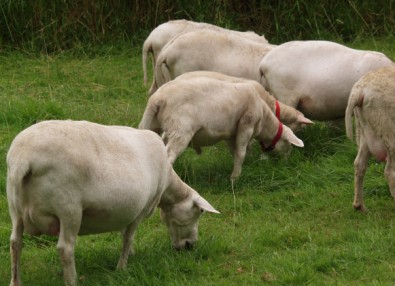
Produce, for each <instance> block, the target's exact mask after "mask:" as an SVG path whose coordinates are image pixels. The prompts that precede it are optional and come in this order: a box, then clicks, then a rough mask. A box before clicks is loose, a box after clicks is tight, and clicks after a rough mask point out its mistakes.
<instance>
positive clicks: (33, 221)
mask: <svg viewBox="0 0 395 286" xmlns="http://www.w3.org/2000/svg"><path fill="white" fill-rule="evenodd" d="M7 165H8V173H7V199H8V205H9V212H10V216H11V220H12V234H11V239H10V254H11V269H12V273H11V274H12V275H11V283H10V285H20V282H21V281H20V270H19V260H20V255H21V250H22V233H23V232H24V231H26V232H27V233H29V234H32V235H40V234H47V235H54V236H58V237H59V239H58V243H57V249H58V252H59V255H60V258H61V262H62V264H63V273H64V280H65V284H66V285H76V269H75V262H74V246H75V242H76V238H77V235H85V234H92V233H103V232H110V231H118V230H120V231H122V232H123V246H122V253H121V256H120V259H119V261H118V265H117V268H118V269H123V268H125V267H126V263H127V260H128V255H129V252H130V251H131V252H132V242H133V237H134V233H135V231H136V228H137V226H138V224H139V223H140V222H141V221H142V220H143V219H144V218H146V217H148V216H149V215H150V214H152V213H153V211H154V210H155V208H156V207H157V206H158V207H159V208H160V209H161V218H162V220H163V222H164V223H165V224H166V226H167V228H168V229H169V233H170V236H171V239H172V242H173V246H174V248H176V249H183V248H188V247H191V246H192V245H193V244H194V243H195V242H196V241H197V237H198V226H197V220H198V218H199V216H200V214H201V212H202V211H203V210H205V211H209V212H212V213H218V211H217V210H215V209H214V208H213V207H212V206H211V205H210V204H209V203H208V202H207V201H206V200H205V199H204V198H203V197H201V196H200V195H199V194H198V193H197V192H196V191H195V190H193V189H192V188H191V187H189V186H188V185H187V184H185V183H184V182H183V181H181V179H180V178H179V177H178V176H177V174H176V173H175V172H174V170H173V168H172V166H171V165H170V163H169V162H168V160H167V154H166V150H165V146H164V144H163V141H162V139H161V138H160V137H159V136H158V135H157V134H155V133H153V132H151V131H148V130H136V129H133V128H129V127H122V126H104V125H99V124H95V123H90V122H86V121H68V120H67V121H56V120H54V121H44V122H40V123H37V124H35V125H33V126H31V127H29V128H27V129H25V130H24V131H22V132H21V133H20V134H18V135H17V136H16V138H15V139H14V140H13V142H12V144H11V147H10V149H9V152H8V154H7Z"/></svg>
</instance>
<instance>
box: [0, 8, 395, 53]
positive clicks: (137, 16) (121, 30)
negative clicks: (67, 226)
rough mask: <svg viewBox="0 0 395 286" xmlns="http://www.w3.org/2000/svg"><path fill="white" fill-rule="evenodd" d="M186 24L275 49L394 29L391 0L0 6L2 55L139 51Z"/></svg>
mask: <svg viewBox="0 0 395 286" xmlns="http://www.w3.org/2000/svg"><path fill="white" fill-rule="evenodd" d="M181 18H184V19H189V20H194V21H202V22H208V23H212V24H217V25H220V26H223V27H227V28H232V29H237V30H253V31H255V32H257V33H260V34H264V35H265V36H266V37H267V38H268V39H269V41H270V42H272V43H274V44H278V43H280V42H285V41H289V40H294V39H324V38H325V39H332V38H336V39H337V40H338V41H345V42H347V41H352V40H354V39H356V38H360V37H367V36H368V37H383V36H388V35H392V34H393V32H394V27H395V20H394V1H393V0H347V1H346V0H332V1H313V0H297V1H284V0H275V1H274V0H267V1H262V0H261V1H259V0H250V1H237V0H199V1H193V2H191V1H189V0H176V1H171V0H158V1H154V0H135V1H125V0H108V1H92V0H0V27H1V29H0V49H5V48H10V47H12V48H20V49H24V50H34V51H44V52H54V51H61V50H65V49H69V48H71V47H76V46H77V47H78V46H81V45H83V46H97V45H103V44H108V43H114V42H119V41H128V42H132V43H133V45H140V42H141V40H143V39H144V38H145V37H146V36H147V35H148V33H149V32H150V31H151V30H152V29H153V28H155V27H156V26H158V25H159V24H161V23H163V22H166V21H168V20H170V19H181Z"/></svg>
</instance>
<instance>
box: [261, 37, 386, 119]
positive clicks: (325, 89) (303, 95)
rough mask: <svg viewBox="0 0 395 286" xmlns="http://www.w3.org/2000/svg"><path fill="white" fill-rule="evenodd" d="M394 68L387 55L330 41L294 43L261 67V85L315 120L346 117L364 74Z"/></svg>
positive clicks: (275, 52) (269, 56)
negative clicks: (358, 82)
mask: <svg viewBox="0 0 395 286" xmlns="http://www.w3.org/2000/svg"><path fill="white" fill-rule="evenodd" d="M388 65H392V61H391V60H390V59H389V58H387V57H386V56H385V55H384V54H382V53H378V52H374V51H363V50H355V49H350V48H348V47H346V46H343V45H340V44H337V43H334V42H329V41H292V42H287V43H284V44H281V45H279V46H277V47H274V48H273V49H272V50H271V51H270V52H268V53H267V54H266V56H265V57H263V58H262V61H261V63H260V65H259V70H260V75H261V84H262V85H263V86H264V87H265V88H266V89H267V90H268V91H269V92H270V93H271V94H272V95H273V96H274V97H275V98H277V99H278V100H279V101H281V102H283V103H285V104H287V105H289V106H292V107H295V108H297V109H298V110H300V111H301V112H302V113H303V114H304V115H305V116H307V117H308V118H310V119H312V120H320V121H329V120H337V119H340V118H344V112H345V110H346V107H347V101H348V97H349V95H350V92H351V89H352V87H353V85H354V84H355V83H356V82H357V81H358V80H359V79H360V77H361V76H363V75H364V74H365V73H367V72H369V71H372V70H375V69H377V68H380V67H384V66H388Z"/></svg>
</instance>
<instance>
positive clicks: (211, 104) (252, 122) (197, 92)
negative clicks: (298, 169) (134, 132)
mask: <svg viewBox="0 0 395 286" xmlns="http://www.w3.org/2000/svg"><path fill="white" fill-rule="evenodd" d="M139 128H140V129H150V130H154V131H156V132H164V134H165V141H166V142H167V144H166V148H167V154H168V157H169V161H170V162H171V163H174V161H175V160H176V159H177V157H178V156H179V155H180V154H181V153H182V152H183V151H184V150H185V148H186V147H187V146H188V144H189V145H191V146H192V147H193V148H194V149H195V150H196V152H197V153H200V152H201V147H203V146H211V145H214V144H215V143H217V142H219V141H222V140H224V141H226V142H227V144H228V147H229V149H230V151H231V153H232V154H233V156H234V168H233V172H232V175H231V179H232V181H233V180H235V179H236V178H237V177H238V176H239V175H240V173H241V165H242V163H243V161H244V157H245V154H246V149H247V145H248V143H249V142H250V140H251V139H253V138H256V139H258V140H259V141H260V144H261V147H262V149H263V150H268V149H269V150H271V149H276V150H277V151H279V152H281V153H285V154H288V153H289V151H290V148H291V144H293V145H295V146H298V147H303V142H302V140H300V139H299V138H297V137H296V136H295V134H294V133H293V132H292V130H291V129H289V128H288V127H287V126H284V125H283V124H282V123H281V122H280V120H278V118H276V116H275V115H274V114H273V112H272V111H271V110H270V108H269V107H268V105H267V104H266V103H265V101H263V100H262V99H261V97H260V94H259V93H258V92H257V89H256V87H255V86H254V85H251V84H250V82H236V83H232V82H227V81H223V80H218V79H215V78H207V77H195V78H185V79H183V78H182V77H179V78H176V79H175V80H173V81H170V82H168V83H166V84H165V85H163V86H162V87H161V88H159V89H158V90H157V91H156V92H155V94H153V95H152V96H151V97H150V98H149V100H148V103H147V107H146V109H145V111H144V114H143V118H142V120H141V122H140V124H139Z"/></svg>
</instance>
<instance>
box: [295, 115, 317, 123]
mask: <svg viewBox="0 0 395 286" xmlns="http://www.w3.org/2000/svg"><path fill="white" fill-rule="evenodd" d="M298 122H300V123H303V124H314V122H313V121H311V120H310V119H308V118H307V117H304V115H299V116H298Z"/></svg>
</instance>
